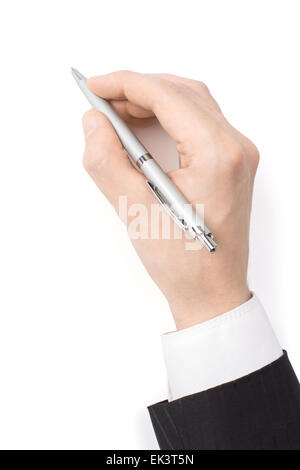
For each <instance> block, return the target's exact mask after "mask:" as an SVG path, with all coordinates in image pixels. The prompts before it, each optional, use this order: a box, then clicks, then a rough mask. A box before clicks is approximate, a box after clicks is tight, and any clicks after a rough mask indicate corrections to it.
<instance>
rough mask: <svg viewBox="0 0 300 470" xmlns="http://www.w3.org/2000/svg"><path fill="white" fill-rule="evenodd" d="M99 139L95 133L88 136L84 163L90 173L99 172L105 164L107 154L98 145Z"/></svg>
mask: <svg viewBox="0 0 300 470" xmlns="http://www.w3.org/2000/svg"><path fill="white" fill-rule="evenodd" d="M97 141H98V139H97V136H96V135H93V134H91V135H89V136H88V138H87V143H86V148H85V151H84V154H83V158H82V164H83V167H84V169H85V170H86V171H87V172H88V173H95V172H97V171H98V170H99V169H100V168H101V167H102V166H103V165H104V164H105V160H106V159H105V155H104V154H103V152H102V151H101V149H100V148H99V145H97Z"/></svg>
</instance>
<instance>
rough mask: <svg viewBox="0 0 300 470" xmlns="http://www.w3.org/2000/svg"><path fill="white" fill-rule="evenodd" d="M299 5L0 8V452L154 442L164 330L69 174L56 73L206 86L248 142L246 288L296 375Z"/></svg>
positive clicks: (74, 109) (162, 389) (74, 126)
mask: <svg viewBox="0 0 300 470" xmlns="http://www.w3.org/2000/svg"><path fill="white" fill-rule="evenodd" d="M298 6H299V2H297V1H287V0H285V1H274V0H272V1H266V0H264V1H261V0H260V1H254V0H251V1H245V0H244V1H239V0H236V1H229V0H226V1H212V0H210V1H209V2H208V1H199V0H187V1H185V2H182V1H177V0H176V1H175V0H167V1H166V0H163V1H162V0H160V1H154V0H152V1H151V2H149V1H142V0H139V1H130V0H128V1H121V0H119V1H116V0H115V1H114V0H107V1H101V0H95V1H93V0H82V1H77V0H72V1H67V0H60V1H55V0H52V1H51V2H41V1H29V0H28V1H26V2H23V1H12V0H11V1H6V2H1V6H0V44H1V61H0V68H1V72H0V80H1V87H0V119H1V126H0V129H1V131H0V133H1V138H0V152H1V160H0V161H1V163H0V164H1V169H0V172H1V174H0V179H1V180H0V191H1V219H0V222H1V245H0V249H1V282H0V285H1V299H0V302H1V318H0V381H1V384H0V446H1V448H33V449H39V448H43V449H46V448H56V449H59V448H62V449H76V448H87V449H91V448H100V449H105V448H106V449H117V448H118V449H147V448H156V447H157V444H156V440H155V437H154V433H153V431H152V428H151V424H150V420H149V418H148V413H147V410H146V405H149V404H151V403H154V402H155V401H157V400H160V399H164V398H166V395H167V389H166V376H165V370H164V364H163V360H162V354H161V348H160V335H161V334H162V333H163V332H165V331H169V330H171V329H173V323H172V320H171V318H170V314H169V312H168V308H167V304H166V301H165V300H164V299H163V297H162V295H161V293H160V292H159V291H158V289H157V288H156V286H154V284H153V283H152V281H151V280H150V279H149V278H148V276H147V274H146V273H145V271H144V269H143V267H142V265H141V263H140V261H139V260H138V259H137V257H136V255H135V253H134V251H133V248H132V247H131V245H130V243H129V242H128V240H127V236H126V231H125V229H124V228H123V226H122V225H121V224H120V223H119V221H118V218H117V215H116V214H115V213H114V212H113V211H112V210H111V208H110V206H109V204H108V203H107V202H106V200H105V199H104V197H103V196H102V195H101V194H100V192H99V191H98V190H97V188H96V187H95V186H94V184H93V183H92V182H91V181H90V179H89V177H88V176H87V175H86V174H85V172H84V170H83V168H82V165H81V157H82V153H83V136H82V130H81V115H82V113H83V112H84V111H85V110H86V109H88V105H87V102H86V101H85V99H84V97H83V96H82V95H81V94H80V91H79V89H78V88H77V86H76V85H75V83H74V81H73V78H72V77H71V74H70V69H69V67H70V66H74V67H78V68H79V69H80V70H81V71H82V72H83V73H85V74H86V75H95V74H98V73H105V72H109V71H112V70H118V69H131V70H137V71H141V72H170V73H175V74H178V75H183V76H187V77H192V78H196V79H200V80H203V81H204V82H205V83H206V84H207V85H208V86H209V88H210V90H211V92H212V93H213V94H214V96H215V97H216V99H217V100H218V101H219V103H220V105H221V107H222V109H223V111H224V112H225V114H226V116H227V117H228V119H229V120H230V121H231V122H232V123H233V125H235V126H236V127H238V129H239V130H241V131H242V132H243V133H245V134H246V135H247V136H249V137H250V138H251V139H252V140H253V141H254V142H255V143H256V144H257V146H258V148H259V150H260V152H261V164H260V168H259V172H258V176H257V181H256V191H255V198H254V207H253V219H252V222H253V223H252V242H251V257H250V273H249V279H250V286H251V288H252V289H253V290H255V291H256V292H257V294H258V295H259V296H260V298H261V300H262V301H263V303H264V305H265V307H266V309H267V311H268V313H269V315H270V317H271V320H272V323H273V325H274V328H275V331H276V333H277V334H278V337H279V339H280V341H281V344H282V346H283V347H284V348H286V349H288V351H289V355H290V358H291V359H292V362H293V365H294V367H295V370H296V372H298V373H300V346H299V326H300V319H299V308H298V305H299V300H298V295H299V286H298V284H299V272H298V266H299V264H300V255H299V242H298V237H299V229H300V223H299V208H298V200H299V195H300V187H299V96H300V92H299V83H300V73H299V44H300V30H299V11H298ZM203 360H205V358H203Z"/></svg>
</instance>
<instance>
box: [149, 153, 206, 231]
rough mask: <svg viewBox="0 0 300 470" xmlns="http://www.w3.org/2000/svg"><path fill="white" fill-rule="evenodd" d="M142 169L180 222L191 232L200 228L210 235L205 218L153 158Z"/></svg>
mask: <svg viewBox="0 0 300 470" xmlns="http://www.w3.org/2000/svg"><path fill="white" fill-rule="evenodd" d="M140 169H141V171H142V173H143V174H144V175H145V176H146V178H147V179H148V180H149V181H150V183H152V185H153V186H154V187H156V188H157V190H158V191H159V193H160V194H161V195H162V196H163V198H164V200H165V201H166V202H167V203H168V206H169V208H170V209H171V210H172V211H173V212H174V213H175V214H176V215H177V217H178V218H179V219H180V220H183V221H184V222H185V223H186V224H187V229H188V230H191V229H192V227H200V228H201V229H202V230H203V231H204V232H205V233H209V230H208V229H207V227H206V226H205V224H204V220H203V218H202V217H201V216H200V215H199V214H198V213H197V212H196V210H195V209H194V208H193V206H192V204H191V203H190V202H188V200H187V199H186V198H185V197H184V195H183V194H182V193H181V191H180V190H179V189H178V188H177V187H176V186H175V184H174V183H173V182H172V181H171V180H170V179H169V177H168V176H167V175H166V174H165V173H164V171H163V170H162V169H161V167H160V166H159V165H158V163H157V162H156V161H155V160H154V159H153V158H150V159H147V160H146V161H144V163H143V164H142V166H141V167H140Z"/></svg>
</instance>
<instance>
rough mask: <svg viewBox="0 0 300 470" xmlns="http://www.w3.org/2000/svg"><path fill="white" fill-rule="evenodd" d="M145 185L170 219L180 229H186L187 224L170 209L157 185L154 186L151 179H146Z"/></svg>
mask: <svg viewBox="0 0 300 470" xmlns="http://www.w3.org/2000/svg"><path fill="white" fill-rule="evenodd" d="M147 185H148V186H149V188H150V189H151V191H152V193H153V194H154V196H155V197H156V199H157V200H158V202H159V203H160V204H161V205H162V206H163V208H164V209H165V211H166V212H167V213H168V214H169V216H170V217H171V219H172V220H174V222H175V223H176V224H177V225H178V226H179V227H180V228H181V229H182V230H188V226H187V224H186V222H185V221H184V220H183V219H180V218H179V217H178V216H177V215H176V214H175V212H174V211H172V209H171V207H170V206H169V205H168V202H167V201H166V200H165V199H164V197H163V195H162V194H161V193H160V191H159V189H158V188H157V186H155V185H154V184H153V183H151V181H147Z"/></svg>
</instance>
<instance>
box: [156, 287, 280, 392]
mask: <svg viewBox="0 0 300 470" xmlns="http://www.w3.org/2000/svg"><path fill="white" fill-rule="evenodd" d="M162 343H163V353H164V358H165V363H166V367H167V374H168V381H169V400H176V399H178V398H180V397H183V396H187V395H191V394H193V393H197V392H201V391H203V390H207V389H209V388H213V387H216V386H218V385H221V384H224V383H226V382H230V381H232V380H236V379H238V378H240V377H243V376H245V375H247V374H250V373H251V372H254V371H256V370H258V369H261V368H262V367H264V366H266V365H268V364H270V363H271V362H273V361H275V360H276V359H278V358H279V357H280V356H281V355H282V349H281V347H280V344H279V342H278V340H277V338H276V336H275V333H274V331H273V329H272V326H271V324H270V322H269V320H268V317H267V315H266V313H265V310H264V308H263V306H262V304H261V303H260V301H259V299H258V298H257V297H256V295H255V294H254V295H253V297H252V298H251V299H250V300H248V301H247V302H245V303H244V304H242V305H240V306H239V307H237V308H235V309H233V310H230V311H229V312H226V313H224V314H223V315H219V316H218V317H215V318H213V319H211V320H208V321H207V322H204V323H199V324H198V325H195V326H192V327H191V328H186V329H184V330H179V331H176V332H173V333H168V334H165V335H163V337H162Z"/></svg>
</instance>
